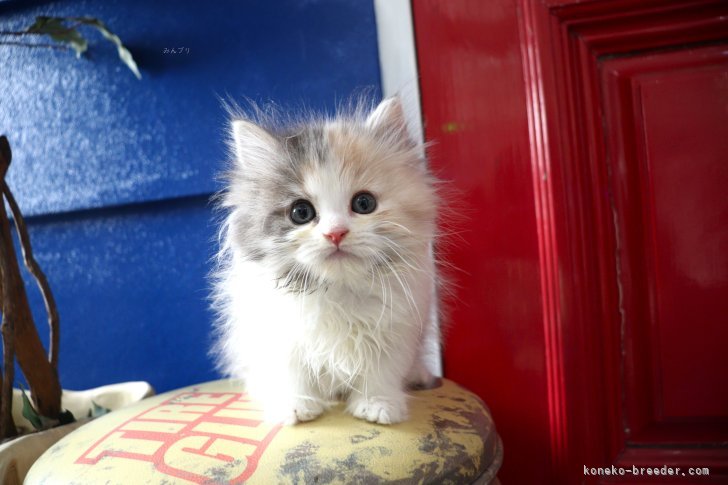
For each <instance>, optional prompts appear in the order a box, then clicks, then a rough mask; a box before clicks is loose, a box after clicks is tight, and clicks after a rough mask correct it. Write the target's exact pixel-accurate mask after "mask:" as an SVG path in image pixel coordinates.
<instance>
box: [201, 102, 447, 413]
mask: <svg viewBox="0 0 728 485" xmlns="http://www.w3.org/2000/svg"><path fill="white" fill-rule="evenodd" d="M354 111H355V112H354V113H353V114H348V115H341V116H339V117H337V118H334V119H323V120H314V121H307V122H305V123H300V124H298V125H297V126H293V127H288V129H289V130H290V131H287V132H285V133H283V132H280V131H274V130H273V129H271V128H270V126H269V127H263V126H259V125H258V124H256V123H254V122H253V121H251V120H250V119H243V118H240V117H237V118H238V119H233V120H232V122H231V137H230V138H231V139H230V146H231V151H232V154H233V158H234V163H233V167H232V169H231V170H230V172H229V173H228V176H227V183H228V187H227V189H226V191H225V192H224V193H223V194H221V199H220V200H221V205H222V207H223V208H224V209H225V210H226V211H227V217H226V220H225V223H224V225H223V228H222V232H221V238H222V248H221V252H220V267H219V269H218V274H217V275H216V292H215V297H214V298H215V303H216V306H217V309H218V311H219V314H220V319H219V321H218V324H217V344H216V346H215V349H214V353H215V354H216V356H217V358H218V362H219V365H220V368H221V369H222V370H223V371H224V372H225V373H226V374H228V375H231V376H233V377H236V378H242V379H244V380H245V382H246V388H247V390H248V392H249V393H250V394H251V395H252V396H253V397H255V398H257V399H258V400H260V401H261V402H262V403H263V406H264V408H265V411H266V417H267V418H268V419H270V420H275V421H283V422H285V423H287V424H293V423H296V422H299V421H309V420H312V419H314V418H316V417H317V416H319V415H320V414H321V413H323V412H324V411H325V410H326V408H327V407H328V406H329V405H330V404H331V402H332V401H335V400H339V399H344V400H346V403H347V410H348V412H350V413H351V414H353V415H354V416H356V417H358V418H362V419H366V420H367V421H372V422H377V423H382V424H389V423H397V422H400V421H402V420H404V419H406V418H407V399H406V398H407V395H406V393H405V388H406V386H407V385H408V384H419V385H427V384H429V383H430V381H431V380H432V375H431V374H430V373H429V371H428V370H427V368H426V366H425V364H424V362H423V353H424V350H423V342H424V341H425V340H426V339H433V338H437V336H436V335H437V329H436V324H435V322H434V319H433V318H432V314H431V308H432V304H433V298H434V295H435V280H436V271H435V263H434V261H433V257H432V244H433V240H434V238H435V233H436V223H435V220H436V215H437V209H438V197H437V194H436V190H435V184H434V182H435V181H434V179H433V177H432V176H431V175H430V173H429V172H428V170H427V166H426V163H425V161H424V160H423V158H422V155H421V153H422V147H421V146H417V144H415V143H414V142H413V140H412V138H411V137H410V136H409V134H408V132H407V128H406V123H405V119H404V115H403V111H402V106H401V103H400V101H399V99H398V98H389V99H386V100H384V101H383V102H382V103H381V104H380V105H379V106H378V107H377V108H376V109H375V110H374V111H373V112H371V113H369V114H367V113H364V112H363V111H364V110H363V109H362V108H359V109H356V110H354Z"/></svg>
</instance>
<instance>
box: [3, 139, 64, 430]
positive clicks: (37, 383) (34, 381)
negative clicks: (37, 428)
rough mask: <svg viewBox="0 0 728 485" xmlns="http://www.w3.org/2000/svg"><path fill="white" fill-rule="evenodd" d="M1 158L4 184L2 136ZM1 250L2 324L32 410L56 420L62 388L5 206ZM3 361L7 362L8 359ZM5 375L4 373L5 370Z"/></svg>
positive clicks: (6, 160) (6, 153) (6, 155)
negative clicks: (7, 327) (8, 325)
mask: <svg viewBox="0 0 728 485" xmlns="http://www.w3.org/2000/svg"><path fill="white" fill-rule="evenodd" d="M0 154H1V156H0V162H1V163H0V180H2V181H3V183H4V176H5V173H6V172H7V169H8V166H9V165H10V160H11V152H10V145H9V144H8V141H7V138H6V137H4V136H2V137H0ZM3 215H4V217H3ZM0 246H2V251H3V252H4V254H5V255H6V256H7V257H5V258H2V263H3V268H2V273H3V275H2V278H3V282H7V283H5V284H3V288H2V295H3V302H2V303H3V322H5V321H6V320H7V319H12V326H13V327H14V328H13V335H14V337H15V338H14V346H15V355H16V357H17V361H18V364H19V365H20V368H21V369H22V370H23V374H24V375H25V379H26V380H27V381H28V386H30V390H31V392H32V394H33V401H34V402H35V408H36V409H37V411H38V412H39V413H40V414H42V415H43V416H47V417H49V418H57V417H58V415H59V414H60V413H61V385H60V383H59V380H58V372H57V371H56V369H55V368H54V367H53V366H52V365H51V363H50V362H49V361H48V360H47V358H46V355H45V350H44V349H43V344H42V343H41V341H40V337H38V331H37V330H36V328H35V324H34V323H33V315H32V313H31V311H30V305H29V304H28V297H27V296H26V294H25V285H24V284H23V280H22V278H21V277H20V268H19V266H18V261H17V258H16V257H15V249H14V248H15V246H14V244H13V237H12V234H11V232H10V221H9V220H8V218H7V214H5V205H4V203H3V207H2V210H0ZM1 254H2V253H0V255H1ZM4 340H5V341H6V342H7V341H8V340H7V339H4ZM5 358H6V359H7V358H8V355H6V356H5ZM5 372H6V373H7V368H6V369H5ZM5 381H7V379H5ZM3 385H4V386H8V385H10V386H12V381H10V383H8V382H3Z"/></svg>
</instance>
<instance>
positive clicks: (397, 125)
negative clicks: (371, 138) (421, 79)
mask: <svg viewBox="0 0 728 485" xmlns="http://www.w3.org/2000/svg"><path fill="white" fill-rule="evenodd" d="M366 126H367V128H369V129H371V130H373V131H374V132H376V133H379V134H381V135H385V136H390V137H396V138H399V139H401V140H403V141H406V142H407V143H408V144H414V142H413V141H412V138H411V137H410V134H409V131H408V130H407V120H406V118H405V116H404V109H403V108H402V101H400V99H399V97H398V96H392V97H391V98H387V99H385V100H384V101H382V102H381V103H379V106H377V107H376V109H375V110H374V111H372V113H371V114H370V115H369V116H368V117H367V121H366Z"/></svg>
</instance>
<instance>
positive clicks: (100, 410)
mask: <svg viewBox="0 0 728 485" xmlns="http://www.w3.org/2000/svg"><path fill="white" fill-rule="evenodd" d="M91 406H92V408H91V409H90V410H89V412H88V416H89V418H98V417H99V416H103V415H104V414H109V413H110V412H111V409H109V408H105V407H103V406H101V405H99V404H96V403H95V402H94V401H91Z"/></svg>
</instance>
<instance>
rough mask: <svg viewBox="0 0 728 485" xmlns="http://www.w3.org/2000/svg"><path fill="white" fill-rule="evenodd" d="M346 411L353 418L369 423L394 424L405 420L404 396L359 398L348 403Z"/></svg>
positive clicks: (405, 404) (405, 403) (405, 406)
mask: <svg viewBox="0 0 728 485" xmlns="http://www.w3.org/2000/svg"><path fill="white" fill-rule="evenodd" d="M348 410H349V412H350V413H351V414H353V415H354V416H355V417H357V418H360V419H365V420H367V421H369V422H371V423H379V424H394V423H400V422H402V421H404V420H405V419H407V402H406V401H405V397H404V396H397V397H384V396H376V397H369V398H365V397H359V398H355V399H353V400H352V401H351V402H349V406H348Z"/></svg>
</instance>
